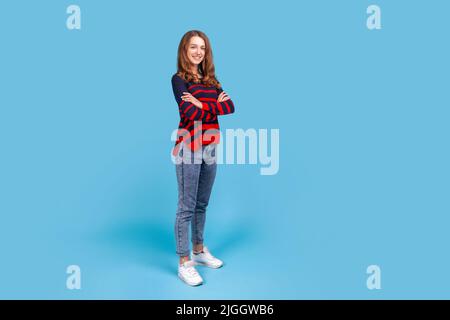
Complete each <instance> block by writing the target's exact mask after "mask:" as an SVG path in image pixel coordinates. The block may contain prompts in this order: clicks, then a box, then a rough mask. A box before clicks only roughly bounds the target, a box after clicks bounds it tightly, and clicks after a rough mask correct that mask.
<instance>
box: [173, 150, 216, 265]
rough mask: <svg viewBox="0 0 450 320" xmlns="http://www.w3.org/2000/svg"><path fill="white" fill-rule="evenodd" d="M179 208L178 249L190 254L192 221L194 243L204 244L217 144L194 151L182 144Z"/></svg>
mask: <svg viewBox="0 0 450 320" xmlns="http://www.w3.org/2000/svg"><path fill="white" fill-rule="evenodd" d="M177 159H178V161H181V162H180V163H177V164H176V165H175V166H176V175H177V181H178V208H177V214H176V219H175V240H176V253H177V254H178V255H179V256H181V257H183V256H188V255H189V225H190V227H191V241H192V244H193V245H196V244H203V231H204V229H205V218H206V208H207V206H208V203H209V197H210V195H211V190H212V186H213V184H214V180H215V177H216V169H217V161H216V145H214V144H210V145H208V146H202V147H201V148H200V149H199V151H196V152H192V151H190V150H189V149H188V148H183V146H182V147H181V151H180V153H179V155H178V156H177Z"/></svg>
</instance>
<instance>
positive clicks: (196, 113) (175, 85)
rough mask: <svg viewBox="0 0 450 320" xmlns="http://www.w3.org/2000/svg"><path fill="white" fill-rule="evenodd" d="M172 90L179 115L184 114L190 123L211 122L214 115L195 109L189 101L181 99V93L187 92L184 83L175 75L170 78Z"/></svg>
mask: <svg viewBox="0 0 450 320" xmlns="http://www.w3.org/2000/svg"><path fill="white" fill-rule="evenodd" d="M172 89H173V94H174V96H175V100H176V101H177V103H178V108H179V111H180V114H184V115H185V116H186V117H187V118H188V119H190V120H192V121H199V120H201V121H208V120H211V119H212V118H213V117H214V115H213V114H212V113H211V112H207V111H206V110H203V109H200V108H197V107H196V106H195V105H193V104H192V103H190V102H189V101H184V100H183V99H181V96H182V95H183V92H189V90H188V88H187V86H186V83H185V82H184V80H183V79H181V78H180V77H179V76H177V75H176V74H175V75H173V77H172Z"/></svg>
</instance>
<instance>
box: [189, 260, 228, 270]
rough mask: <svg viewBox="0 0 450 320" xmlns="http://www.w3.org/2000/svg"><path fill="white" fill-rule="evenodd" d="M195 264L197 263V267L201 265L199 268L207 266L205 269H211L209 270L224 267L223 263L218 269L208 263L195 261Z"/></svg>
mask: <svg viewBox="0 0 450 320" xmlns="http://www.w3.org/2000/svg"><path fill="white" fill-rule="evenodd" d="M194 262H195V264H196V265H199V266H205V267H209V268H212V269H219V268H222V267H223V263H222V264H221V265H220V266H218V267H216V266H213V265H210V264H207V263H205V262H199V261H194Z"/></svg>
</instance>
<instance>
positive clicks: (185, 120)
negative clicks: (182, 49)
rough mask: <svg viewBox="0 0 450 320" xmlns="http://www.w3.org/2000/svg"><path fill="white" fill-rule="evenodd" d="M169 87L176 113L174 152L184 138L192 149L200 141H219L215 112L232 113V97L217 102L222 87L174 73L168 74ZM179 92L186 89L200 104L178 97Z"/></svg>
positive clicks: (204, 143) (181, 93)
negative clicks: (184, 77)
mask: <svg viewBox="0 0 450 320" xmlns="http://www.w3.org/2000/svg"><path fill="white" fill-rule="evenodd" d="M172 89H173V93H174V96H175V100H176V101H177V103H178V111H179V113H180V122H179V124H178V133H177V140H176V142H175V148H174V154H176V153H177V152H178V150H177V149H178V148H177V147H178V145H179V143H180V142H181V141H184V142H185V143H186V144H187V145H188V146H189V147H190V148H191V150H192V151H196V150H197V149H198V148H200V146H201V145H208V144H210V143H219V141H220V132H219V129H220V128H219V121H218V118H217V116H219V115H226V114H231V113H234V104H233V101H231V99H229V100H227V101H223V102H217V98H218V95H219V94H220V92H222V91H223V90H222V89H217V88H215V87H207V86H205V85H203V84H197V83H196V84H191V83H188V82H185V81H184V80H183V79H181V78H180V77H179V76H178V75H174V76H173V77H172ZM183 92H190V93H191V94H192V95H193V96H194V97H195V98H197V99H198V100H199V101H200V102H202V108H199V107H197V106H195V105H194V104H192V103H190V102H187V101H184V100H182V99H181V96H182V95H183Z"/></svg>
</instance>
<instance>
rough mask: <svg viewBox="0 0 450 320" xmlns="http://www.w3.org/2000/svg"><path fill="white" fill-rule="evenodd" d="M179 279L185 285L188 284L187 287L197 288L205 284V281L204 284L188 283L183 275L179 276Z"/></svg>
mask: <svg viewBox="0 0 450 320" xmlns="http://www.w3.org/2000/svg"><path fill="white" fill-rule="evenodd" d="M178 278H180V279H181V281H183V282H184V283H186V284H187V285H189V286H191V287H197V286H199V285H201V284H203V281H202V282H199V283H189V282H188V281H186V279H184V278H183V277H182V276H181V274H178Z"/></svg>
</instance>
